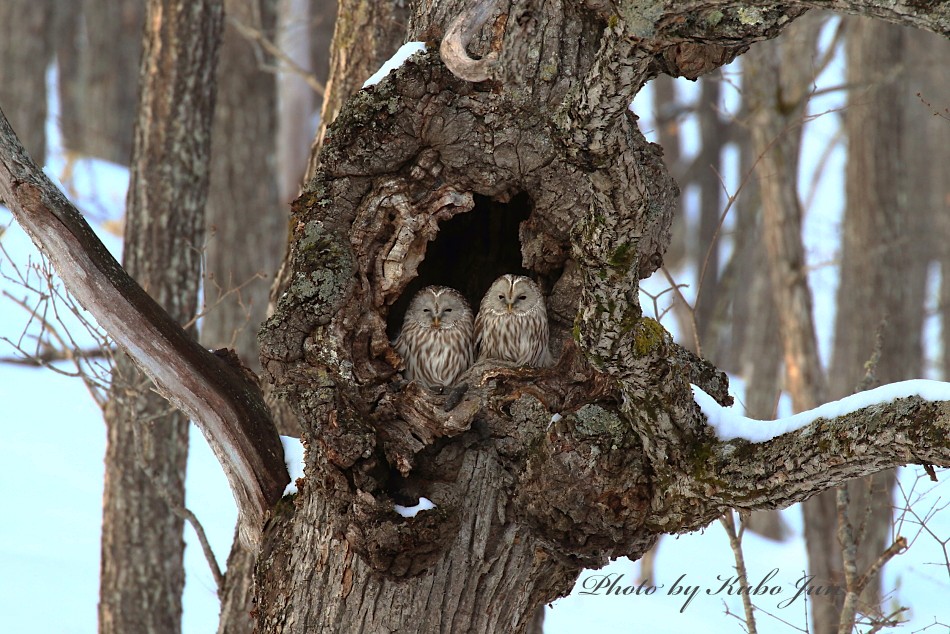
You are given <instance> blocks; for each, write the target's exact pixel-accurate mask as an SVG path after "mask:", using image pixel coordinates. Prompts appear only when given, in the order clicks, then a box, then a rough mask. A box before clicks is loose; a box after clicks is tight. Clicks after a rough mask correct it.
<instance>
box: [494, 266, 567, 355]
mask: <svg viewBox="0 0 950 634" xmlns="http://www.w3.org/2000/svg"><path fill="white" fill-rule="evenodd" d="M475 345H476V346H478V348H479V351H478V358H479V360H481V359H501V360H503V361H511V362H512V363H516V364H518V365H529V366H534V367H546V366H549V365H551V364H552V362H553V360H552V359H551V353H550V352H549V351H548V313H547V310H546V309H545V307H544V297H543V296H542V295H541V289H540V288H538V285H537V284H535V283H534V282H533V281H532V280H530V279H528V278H527V277H524V276H521V275H510V274H509V275H502V276H501V277H499V278H498V279H497V280H495V281H494V282H493V283H492V285H491V287H489V289H488V292H487V293H485V297H483V298H482V303H481V306H480V307H479V309H478V317H476V318H475Z"/></svg>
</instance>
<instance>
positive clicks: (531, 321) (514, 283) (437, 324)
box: [394, 274, 552, 388]
mask: <svg viewBox="0 0 950 634" xmlns="http://www.w3.org/2000/svg"><path fill="white" fill-rule="evenodd" d="M394 345H395V348H396V352H398V353H399V356H401V357H402V359H403V362H404V363H405V365H406V369H405V373H404V375H405V377H406V379H409V380H415V381H418V382H420V383H422V384H423V385H425V386H427V387H430V388H437V387H443V386H450V385H454V384H455V381H456V379H458V377H459V375H461V374H462V373H463V372H465V370H467V369H468V368H469V367H470V366H471V365H472V363H474V362H475V350H476V348H477V349H478V359H479V360H481V359H499V360H502V361H508V362H511V363H514V364H517V365H528V366H534V367H544V366H548V365H551V361H552V360H551V354H550V352H549V351H548V313H547V310H546V309H545V307H544V297H543V296H542V294H541V289H540V288H538V285H537V284H535V283H534V282H533V281H532V280H531V279H529V278H527V277H524V276H521V275H510V274H509V275H502V276H501V277H499V278H498V279H497V280H495V281H494V282H493V283H492V285H491V287H489V289H488V292H487V293H485V296H484V297H483V298H482V303H481V305H480V306H479V308H478V317H476V318H475V319H474V320H473V319H472V309H471V308H469V305H468V302H466V301H465V298H464V297H463V296H462V294H461V293H459V292H458V291H456V290H455V289H452V288H448V287H446V286H427V287H426V288H424V289H422V290H421V291H419V292H418V293H416V295H415V296H414V297H413V298H412V301H411V302H410V303H409V308H408V310H406V317H405V319H404V321H403V324H402V331H401V332H400V333H399V336H398V337H397V338H396V341H395V344H394Z"/></svg>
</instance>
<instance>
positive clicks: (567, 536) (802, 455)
mask: <svg viewBox="0 0 950 634" xmlns="http://www.w3.org/2000/svg"><path fill="white" fill-rule="evenodd" d="M462 9H464V7H463V6H461V4H460V3H454V2H438V3H435V2H433V3H426V6H425V7H423V8H419V9H417V13H416V14H415V15H414V17H413V21H412V23H411V26H410V38H411V39H420V40H438V39H440V38H441V37H442V36H443V35H444V33H445V32H446V28H447V25H449V24H450V23H451V21H452V18H454V16H456V15H458V14H459V13H461V12H462V11H461V10H462ZM763 11H764V12H763V13H757V14H756V15H757V17H756V19H755V20H748V21H747V20H743V19H742V16H743V15H745V14H742V10H738V11H737V12H735V13H733V12H732V10H723V11H721V12H717V13H715V14H714V15H713V14H708V13H700V14H698V15H693V16H690V18H687V19H685V21H682V22H675V24H676V25H677V26H675V27H672V26H670V27H669V28H671V29H673V30H674V31H675V33H673V32H671V31H664V30H663V29H664V28H665V27H664V26H661V27H660V28H659V30H656V31H655V30H652V26H653V22H651V23H650V25H649V27H645V26H644V25H643V24H642V21H641V22H640V23H634V20H633V19H631V20H630V21H629V22H627V23H625V22H623V21H622V20H618V19H617V18H616V16H613V17H611V16H609V15H603V16H601V15H599V14H597V13H596V12H595V11H590V10H588V9H586V8H583V7H577V6H575V5H567V4H565V5H560V4H557V5H551V4H548V5H546V6H545V9H544V11H543V12H540V11H537V10H535V9H532V10H529V9H528V7H527V6H522V5H521V4H519V3H512V4H510V5H509V4H506V5H505V10H504V11H503V12H498V11H493V10H491V9H490V8H489V9H488V11H487V15H485V16H484V17H486V18H487V21H486V23H487V25H486V26H485V27H484V28H483V29H481V30H479V31H478V32H477V33H476V34H475V35H474V38H473V43H472V44H470V45H469V52H470V53H471V54H473V56H475V57H481V61H472V60H467V61H464V62H463V63H460V64H459V65H458V68H460V69H462V70H461V72H463V73H464V74H465V75H466V76H468V77H471V78H475V79H482V78H486V77H487V78H489V79H490V80H492V81H488V82H476V83H469V82H466V81H460V80H458V79H457V78H455V77H454V76H453V75H452V74H451V73H450V72H449V71H448V70H447V69H446V67H445V66H443V65H442V63H441V62H440V61H439V59H438V57H437V56H436V55H435V54H434V53H433V52H431V51H430V52H429V53H427V54H425V55H421V56H419V57H417V58H416V59H415V60H413V61H410V62H409V63H408V64H407V65H406V66H404V67H403V68H402V69H401V70H399V71H397V72H396V73H394V74H393V75H391V76H390V78H389V79H388V80H386V81H384V82H383V83H381V84H380V85H379V86H378V87H376V88H372V89H369V90H366V91H361V92H360V93H358V94H357V95H356V96H355V97H354V98H353V99H352V100H351V101H350V102H348V104H347V105H346V106H344V109H343V111H342V112H341V114H340V116H339V117H338V119H337V120H336V122H335V123H334V124H333V125H332V126H331V128H330V129H329V130H328V132H327V135H326V138H325V144H324V148H323V151H322V152H321V154H320V156H319V160H318V162H317V163H316V168H315V170H314V178H313V179H312V180H311V182H310V183H309V185H308V190H307V191H306V192H305V194H304V195H303V196H302V197H301V198H300V199H299V200H298V201H297V202H296V203H295V206H294V234H293V242H292V252H291V257H290V265H291V266H290V270H291V271H292V273H291V275H290V276H289V279H288V286H287V292H286V293H285V294H283V295H282V297H281V300H280V301H279V302H278V305H277V310H276V313H275V316H274V317H273V318H272V319H271V320H270V321H269V322H268V323H267V324H266V325H265V328H264V330H263V333H262V336H263V339H262V342H263V346H262V347H263V355H264V365H265V370H266V371H267V372H268V373H269V374H270V376H271V378H272V379H273V380H274V381H275V382H276V384H277V386H278V388H279V389H280V390H282V391H283V392H284V393H285V394H286V395H287V399H288V401H289V402H291V403H293V404H294V405H295V407H296V409H297V413H298V414H299V415H300V420H301V424H302V427H303V437H304V441H305V443H306V444H307V446H308V448H309V451H308V463H307V476H308V477H307V479H306V480H305V481H304V482H303V487H302V489H301V493H300V494H299V495H298V496H297V497H296V498H295V499H294V500H293V503H289V502H288V503H284V504H282V505H280V506H279V507H278V508H277V512H276V515H275V517H274V521H273V523H272V524H271V525H270V526H269V529H268V531H267V532H266V534H265V543H264V548H263V551H262V553H261V556H260V558H259V560H258V564H257V579H258V584H259V599H260V603H259V605H258V617H259V626H260V628H261V630H262V631H265V632H271V631H274V632H276V631H313V630H317V631H333V630H338V629H341V628H342V629H362V630H364V631H377V630H398V629H401V628H406V627H410V626H409V624H410V623H411V624H412V627H414V628H416V629H418V630H419V631H462V630H464V631H472V630H475V631H485V632H492V631H520V630H522V629H523V628H525V627H526V625H527V621H528V620H529V617H530V615H531V610H532V608H533V607H534V606H536V605H538V604H539V603H541V602H543V601H546V600H550V599H551V598H553V597H554V596H557V595H558V594H560V593H562V592H564V591H565V590H566V589H568V588H569V587H570V582H571V581H572V580H573V578H574V576H576V574H577V572H578V571H579V569H580V566H583V565H599V564H601V563H603V562H605V561H606V559H607V558H608V557H612V556H618V555H620V554H625V555H628V556H632V557H634V558H636V557H637V556H639V555H640V554H641V553H642V552H644V550H645V549H646V548H648V547H649V546H650V545H651V544H652V543H653V542H654V541H655V539H656V536H657V535H658V534H660V533H664V532H676V531H680V530H686V529H688V528H689V527H691V526H697V525H701V524H703V523H705V522H708V521H709V520H710V519H712V518H714V517H716V516H717V515H718V514H719V512H721V511H722V510H723V509H724V508H726V507H727V506H737V507H742V508H771V507H775V506H780V505H784V504H787V503H788V502H790V501H792V500H793V499H804V498H805V497H807V496H809V495H810V494H811V493H813V492H815V491H817V490H818V489H821V488H825V487H827V486H828V485H830V484H832V483H835V482H840V481H841V479H842V478H847V477H850V476H851V475H853V474H855V473H857V472H860V471H862V470H864V469H866V468H871V467H870V466H869V465H864V466H858V465H857V464H856V463H855V462H854V461H853V460H851V459H844V460H842V458H841V457H840V454H839V451H838V450H836V451H834V452H829V453H824V454H823V455H821V456H819V455H815V454H809V449H808V447H811V448H814V447H815V445H813V444H812V441H809V440H807V437H808V436H807V435H806V434H792V435H791V436H790V437H786V438H784V439H783V440H781V441H773V442H772V443H765V444H764V445H755V446H748V445H746V446H743V448H742V450H741V451H736V449H737V447H736V446H735V445H731V444H730V443H717V442H716V441H715V440H714V439H712V438H711V437H710V436H709V435H708V430H707V428H705V427H704V426H703V425H702V423H701V417H699V416H698V415H697V413H696V412H695V409H694V408H693V407H692V405H691V404H692V399H691V396H690V394H689V392H688V388H687V382H688V381H690V380H692V381H698V382H700V383H702V384H704V385H706V387H707V388H708V389H710V390H711V391H712V392H714V393H716V394H718V395H719V397H720V398H722V397H723V393H722V392H721V390H720V389H716V385H718V386H719V387H721V386H722V384H721V383H718V384H717V381H718V380H720V377H718V375H716V374H715V373H712V374H709V373H707V374H705V375H704V376H705V379H704V378H702V377H701V375H702V372H701V371H700V370H701V368H703V367H704V366H702V364H700V363H699V362H698V361H695V360H694V361H692V362H689V361H686V359H687V358H688V356H687V355H686V354H685V353H683V352H682V351H679V350H678V349H677V348H676V347H675V346H674V345H673V344H672V343H671V342H670V341H669V339H668V336H666V335H665V333H663V331H662V329H661V328H660V327H659V326H658V325H657V324H656V323H655V322H652V321H650V320H647V319H644V318H642V316H641V315H640V311H639V307H638V306H637V304H636V292H635V291H636V287H637V281H638V279H640V278H641V277H643V276H646V275H649V274H650V273H652V271H653V270H655V269H656V267H657V266H658V265H659V263H660V262H661V258H662V253H663V249H664V248H665V246H666V243H667V242H668V240H669V236H668V233H667V232H668V228H669V223H670V220H671V213H670V210H671V209H672V208H673V201H674V200H675V194H676V189H675V185H673V183H672V182H671V180H670V179H669V178H668V176H667V175H666V172H665V169H664V168H663V166H662V162H661V160H660V157H659V154H658V152H657V151H656V148H655V147H654V146H650V145H649V144H647V143H645V142H644V141H643V139H642V136H641V135H640V133H639V131H638V129H637V127H636V125H635V121H634V119H633V118H632V117H630V116H629V115H626V114H625V112H626V103H627V102H628V101H629V97H630V95H631V94H632V93H633V92H635V91H636V90H637V89H638V88H639V87H640V86H642V84H643V82H644V81H645V80H646V79H648V78H649V77H650V76H651V75H652V74H655V73H657V72H669V73H672V74H685V75H688V76H689V75H692V76H695V75H696V74H699V73H702V72H705V71H707V70H710V69H712V68H714V67H716V66H719V65H721V64H722V63H725V62H726V61H728V60H730V59H732V57H734V56H735V55H736V54H738V53H740V52H742V51H744V50H745V48H746V46H747V44H748V43H751V42H752V41H754V40H756V39H759V38H762V37H767V36H770V35H772V34H773V33H774V32H775V30H776V29H778V28H779V26H780V25H781V24H783V23H784V22H787V21H788V20H789V19H790V18H794V17H797V16H798V12H797V11H795V10H791V13H783V11H789V10H788V9H778V8H771V9H767V10H763ZM770 11H771V13H770ZM622 17H631V16H622ZM710 19H713V20H715V22H716V25H717V30H716V31H715V33H716V34H717V35H724V34H725V33H726V32H730V35H732V36H733V37H732V38H731V39H729V40H728V41H726V40H716V39H715V37H713V36H711V35H710V33H709V32H708V31H704V32H703V36H704V37H703V40H704V42H705V43H704V44H697V45H689V44H688V43H687V42H686V41H685V40H686V39H687V38H688V37H696V35H697V33H696V32H695V31H691V29H703V28H704V25H707V24H708V23H709V22H708V21H709V20H710ZM723 21H725V23H724V22H723ZM747 22H753V24H749V23H747ZM659 23H660V24H661V25H669V24H671V23H669V22H664V21H663V20H659ZM644 29H645V30H644ZM686 34H689V35H686ZM631 35H639V36H644V35H647V38H646V39H640V38H636V37H630V36H631ZM667 38H668V39H667ZM680 38H682V39H680ZM462 41H463V42H464V41H465V38H463V40H462ZM717 41H718V42H722V43H721V44H717V43H716V42H717ZM449 63H450V65H451V64H452V63H453V62H449ZM584 86H590V87H591V88H590V89H589V90H587V89H584ZM628 184H629V186H628ZM498 209H501V210H502V213H504V214H505V215H506V216H514V217H515V218H519V219H521V222H520V227H519V229H518V236H519V238H520V241H519V243H516V245H515V247H514V248H515V249H516V252H517V254H518V255H520V256H521V258H520V259H521V264H522V266H523V267H524V268H525V269H527V270H529V271H531V272H532V273H533V274H535V275H536V276H537V277H539V278H540V279H541V280H542V282H543V283H544V284H545V285H546V289H547V291H548V293H549V302H550V305H551V315H552V328H553V331H554V332H555V333H556V336H555V340H556V341H557V342H558V345H557V346H556V349H555V352H556V353H558V355H559V358H560V361H559V365H558V367H557V369H556V370H554V371H550V372H547V371H526V370H517V369H510V368H502V369H499V368H492V367H489V366H485V365H482V364H479V365H476V366H475V368H473V369H472V370H471V371H470V373H469V374H468V390H467V392H466V393H465V394H464V396H462V397H461V400H460V402H459V403H458V404H456V405H455V407H452V406H451V405H452V404H446V403H445V402H444V401H445V397H439V396H434V395H430V394H427V393H425V392H424V391H422V390H421V389H419V388H418V387H417V386H416V385H415V384H409V385H408V386H405V387H402V389H397V388H395V387H394V385H393V384H392V382H391V379H392V378H393V377H394V374H395V372H396V371H397V370H398V368H399V367H400V360H399V359H398V357H396V356H395V355H394V353H393V351H392V349H391V347H390V345H389V343H388V341H389V338H390V337H391V335H392V331H393V330H394V327H395V326H396V325H398V320H399V319H400V318H401V314H400V313H399V311H398V310H396V309H391V308H390V307H391V306H393V305H394V304H395V303H396V302H397V301H398V300H399V299H400V297H401V296H402V295H404V294H405V293H407V292H408V289H409V288H410V282H413V281H414V280H416V279H425V280H427V281H441V282H443V283H447V284H449V285H455V286H458V287H460V288H468V287H467V286H466V284H468V285H469V287H471V286H474V287H475V288H478V286H479V285H481V289H482V290H483V289H484V288H485V287H486V286H487V285H488V283H489V282H490V281H491V279H492V277H493V276H494V275H496V274H497V273H498V272H499V271H497V270H493V269H492V268H491V267H479V268H475V267H473V266H472V265H471V264H470V262H474V261H477V259H476V258H477V257H478V254H477V253H467V252H466V253H463V252H462V250H463V246H464V244H465V243H464V241H462V242H457V243H456V244H457V245H458V246H457V248H455V249H454V250H453V249H450V251H452V252H453V253H454V254H455V257H454V258H453V259H451V260H450V259H447V258H446V259H441V260H440V259H439V258H438V257H433V255H434V253H437V252H440V251H439V249H440V248H442V246H443V245H445V244H447V243H448V244H452V242H451V241H453V240H458V237H457V236H458V235H463V236H465V235H474V233H475V230H476V228H478V227H479V225H480V224H481V223H489V222H490V221H491V218H492V217H493V216H492V214H493V213H495V212H496V211H497V210H498ZM430 241H431V244H430ZM467 292H469V294H470V297H469V299H470V300H477V299H478V297H477V295H478V293H477V292H476V291H474V290H472V291H467ZM707 370H708V368H707ZM660 377H662V379H661V378H660ZM554 412H560V413H562V415H563V418H562V419H561V420H560V421H558V422H555V423H552V422H551V420H550V419H551V415H552V414H553V413H554ZM868 415H870V413H869V412H865V413H864V414H863V416H865V417H866V416H868ZM861 419H862V418H861V417H858V418H857V419H855V420H861ZM864 420H867V419H866V418H865V419H864ZM838 425H839V423H833V424H832V426H833V427H834V428H835V429H836V433H844V434H846V435H847V436H849V440H847V441H845V442H846V443H850V442H853V441H857V437H856V436H855V435H854V432H853V430H852V431H850V432H849V431H846V430H847V428H846V427H839V426H838ZM816 429H819V430H820V431H819V435H821V436H824V437H825V438H826V439H828V438H830V437H829V436H826V435H825V434H827V433H828V432H830V431H831V429H830V428H821V426H820V425H819V426H818V427H817V428H816ZM875 429H876V430H878V431H879V430H881V429H886V427H878V426H876V425H875ZM813 431H815V430H814V429H813ZM878 431H876V432H875V435H876V434H877V433H878ZM859 435H863V432H862V433H860V434H859ZM836 442H837V441H836ZM865 442H866V440H862V441H859V444H864V443H865ZM941 442H943V441H941ZM875 444H876V443H875ZM938 444H939V443H938ZM779 445H781V447H779ZM838 449H840V447H839V448H838ZM874 451H875V453H878V452H880V451H885V448H884V447H883V446H882V447H880V448H877V447H876V448H875V449H874ZM846 453H847V454H848V455H851V451H850V449H849V450H848V451H847V452H846ZM753 455H754V456H755V457H754V458H753ZM878 455H880V454H879V453H878ZM778 456H781V459H778ZM776 465H779V466H776ZM819 465H820V466H819ZM878 466H879V465H878ZM873 468H875V469H876V468H878V467H877V466H876V467H873ZM819 470H820V471H821V472H822V475H821V476H820V477H819V476H818V475H817V472H818V471H819ZM686 473H689V475H688V476H686V475H685V474H686ZM703 474H705V475H703ZM818 480H821V483H820V484H819V482H818ZM778 481H782V482H783V486H782V487H781V488H782V491H783V492H782V493H778V491H777V490H776V489H775V488H773V487H772V486H770V485H769V484H768V483H769V482H772V483H777V482H778ZM793 482H794V483H793ZM552 483H554V486H552ZM552 491H554V492H552ZM672 492H677V493H675V494H671V493H672ZM418 495H425V496H426V497H428V498H430V499H432V500H433V501H435V502H436V503H437V505H438V507H437V510H435V511H432V512H429V513H424V514H422V515H420V516H417V517H416V518H414V519H412V520H406V519H402V518H400V517H398V516H396V515H395V514H394V512H393V511H392V503H393V502H394V501H397V502H401V503H405V502H406V501H414V499H415V498H416V497H417V496H418ZM288 567H289V568H291V569H292V570H293V571H300V572H299V573H297V572H291V573H290V574H287V569H288ZM298 596H305V597H306V601H298V600H295V597H298Z"/></svg>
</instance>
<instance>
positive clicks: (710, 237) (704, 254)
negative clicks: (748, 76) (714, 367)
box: [693, 73, 727, 358]
mask: <svg viewBox="0 0 950 634" xmlns="http://www.w3.org/2000/svg"><path fill="white" fill-rule="evenodd" d="M700 85H701V87H702V88H701V90H700V97H699V108H698V110H699V130H700V143H701V147H700V150H699V156H698V157H697V158H696V172H695V176H696V184H697V187H698V188H699V227H698V231H697V241H696V252H695V253H694V254H693V260H694V262H695V266H696V272H695V275H696V282H697V284H699V283H700V280H702V282H701V283H702V286H700V287H699V288H698V290H697V296H696V306H695V308H696V323H697V324H698V326H699V340H700V342H701V344H702V346H703V355H704V356H707V357H710V355H712V354H713V351H714V350H716V349H717V347H718V346H717V345H716V344H717V341H716V340H715V339H716V335H715V333H716V332H717V331H718V330H720V329H721V326H719V325H717V324H716V323H715V322H716V313H717V307H719V306H720V302H721V299H722V298H721V297H720V293H719V281H720V280H719V245H720V241H719V239H718V237H719V217H720V215H721V214H722V199H723V183H722V180H721V177H722V173H723V169H722V151H723V147H724V146H725V144H726V140H727V139H726V126H725V124H724V123H723V121H722V117H721V116H720V112H719V106H720V101H721V100H722V76H721V75H720V74H719V73H713V74H711V75H707V76H705V77H703V78H702V80H700ZM707 348H708V350H707ZM710 358H712V357H710Z"/></svg>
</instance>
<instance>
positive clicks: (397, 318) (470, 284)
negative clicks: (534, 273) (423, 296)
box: [386, 193, 531, 339]
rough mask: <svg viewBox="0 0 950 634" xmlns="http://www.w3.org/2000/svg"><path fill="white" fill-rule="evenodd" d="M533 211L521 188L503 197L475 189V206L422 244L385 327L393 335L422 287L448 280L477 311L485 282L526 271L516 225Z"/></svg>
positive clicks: (447, 282)
mask: <svg viewBox="0 0 950 634" xmlns="http://www.w3.org/2000/svg"><path fill="white" fill-rule="evenodd" d="M530 215H531V198H530V197H529V196H528V195H527V194H525V193H521V194H518V195H516V196H514V197H513V198H512V199H511V201H510V202H508V203H501V202H498V201H496V200H492V199H491V198H488V197H487V196H479V195H478V194H475V207H474V208H473V209H472V210H471V211H469V212H468V213H463V214H458V215H457V216H455V217H454V218H452V219H451V220H448V221H447V222H444V223H442V226H440V227H439V233H438V235H436V238H435V240H433V241H432V242H430V243H429V245H428V246H427V248H426V256H425V259H424V260H423V261H422V262H421V263H420V264H419V271H418V273H419V274H418V276H417V277H416V278H415V279H414V280H412V282H410V283H409V285H408V286H407V287H406V290H405V291H403V293H402V295H401V296H400V297H399V299H397V300H396V301H395V302H394V303H393V305H392V308H391V309H390V311H389V318H388V320H387V324H386V325H387V332H388V334H389V337H390V339H392V338H395V336H396V335H397V334H398V333H399V329H400V328H401V327H402V320H403V316H404V315H405V314H406V308H408V307H409V300H411V299H412V297H413V295H415V294H416V293H417V292H418V291H419V290H420V289H422V288H424V287H426V286H431V285H438V286H450V287H452V288H454V289H456V290H458V291H459V292H460V293H462V294H463V295H464V296H465V298H466V299H467V300H468V303H469V304H470V305H471V307H472V312H473V313H477V312H478V304H479V302H481V300H482V295H484V294H485V291H486V290H488V287H489V286H490V285H491V283H492V282H494V281H495V279H496V278H498V277H499V276H501V275H504V274H505V273H515V274H518V275H527V274H528V270H527V269H525V268H524V267H523V266H522V265H521V241H520V239H519V238H518V227H519V225H520V224H521V223H522V222H523V221H525V220H527V219H528V216H530Z"/></svg>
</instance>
